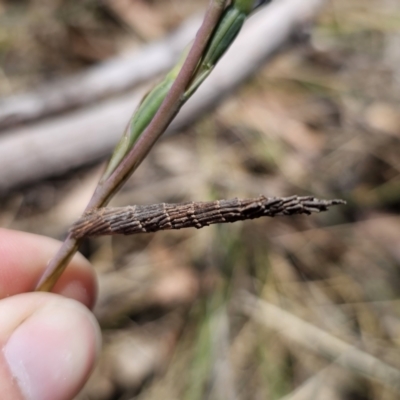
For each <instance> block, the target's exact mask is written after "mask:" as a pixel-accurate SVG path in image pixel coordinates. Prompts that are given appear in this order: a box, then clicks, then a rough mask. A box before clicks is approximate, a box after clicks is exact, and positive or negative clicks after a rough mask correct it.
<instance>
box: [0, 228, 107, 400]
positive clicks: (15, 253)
mask: <svg viewBox="0 0 400 400" xmlns="http://www.w3.org/2000/svg"><path fill="white" fill-rule="evenodd" d="M59 245H60V244H59V242H57V241H56V240H53V239H49V238H46V237H42V236H37V235H32V234H28V233H23V232H16V231H11V230H6V229H1V228H0V347H1V352H0V393H1V397H2V398H6V399H8V400H28V399H29V400H69V399H72V398H73V397H74V396H75V395H76V394H77V393H78V392H79V390H80V389H81V388H82V387H83V385H84V384H85V382H86V380H87V379H88V377H89V375H90V373H91V371H92V369H93V367H94V365H95V361H96V358H97V355H98V353H99V349H100V343H101V336H100V329H99V327H98V324H97V322H96V320H95V318H94V316H93V314H92V313H91V312H90V309H91V307H93V305H94V302H95V300H96V294H97V283H96V278H95V275H94V272H93V269H92V267H91V266H90V264H89V262H88V261H87V260H86V259H85V258H84V257H82V256H81V255H79V254H77V255H76V256H75V257H74V258H73V260H72V261H71V263H70V265H69V267H68V269H67V270H66V271H65V273H64V274H63V275H62V277H61V278H60V279H59V281H58V282H57V284H56V286H55V287H54V290H53V293H44V292H35V293H32V292H31V291H32V289H33V288H34V287H35V284H36V282H37V281H38V279H39V277H40V276H41V274H42V273H43V271H44V269H45V267H46V264H47V262H48V260H49V259H50V258H51V256H52V255H53V254H54V253H55V251H56V250H57V248H58V247H59Z"/></svg>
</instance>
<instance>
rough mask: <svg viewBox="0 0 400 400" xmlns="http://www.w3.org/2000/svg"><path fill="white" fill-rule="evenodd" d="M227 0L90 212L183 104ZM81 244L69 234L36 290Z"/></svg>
mask: <svg viewBox="0 0 400 400" xmlns="http://www.w3.org/2000/svg"><path fill="white" fill-rule="evenodd" d="M225 3H226V1H225V0H211V1H210V5H209V7H208V9H207V12H206V15H205V17H204V21H203V24H202V25H201V27H200V29H199V31H198V33H197V35H196V38H195V41H194V43H193V46H192V48H191V49H190V51H189V54H188V56H187V58H186V60H185V62H184V64H183V66H182V69H181V71H180V73H179V75H178V76H177V78H176V80H175V82H174V83H173V85H172V87H171V89H170V91H169V92H168V94H167V96H166V98H165V99H164V101H163V102H162V104H161V107H160V108H159V110H158V111H157V113H156V115H155V116H154V118H153V120H152V121H151V122H150V124H149V125H148V127H147V128H146V129H145V130H144V132H143V133H142V135H141V137H140V138H139V139H138V141H137V142H136V143H135V145H134V147H133V149H132V150H131V151H130V153H129V154H128V156H127V157H126V158H125V159H124V160H123V161H122V162H121V164H120V165H119V166H118V168H117V169H116V170H115V171H114V173H113V174H112V175H111V176H110V178H109V179H107V180H106V181H105V182H104V184H102V185H100V186H98V187H97V189H96V190H95V192H94V194H93V197H92V199H91V200H90V202H89V204H88V206H87V207H86V210H85V211H86V212H87V211H89V210H92V209H96V208H99V207H102V206H104V205H105V204H107V202H108V201H109V200H110V198H111V197H112V195H113V194H114V193H115V192H116V191H117V190H118V189H119V188H120V187H121V185H122V184H123V183H124V182H125V181H126V179H128V177H129V176H130V174H131V173H132V172H133V171H134V170H135V169H136V168H137V167H138V166H139V164H140V163H141V162H142V161H143V159H144V158H145V156H146V155H147V153H148V152H149V151H150V149H151V147H152V146H153V145H154V143H155V141H156V140H157V139H158V138H159V137H160V136H161V134H162V133H163V132H164V130H165V129H166V128H167V126H168V125H169V123H170V122H171V120H172V119H173V118H174V116H175V115H176V113H177V112H178V111H179V107H180V106H181V105H182V102H181V101H180V100H181V98H182V95H183V93H184V92H185V89H186V87H187V85H188V84H189V82H190V79H191V77H192V75H193V72H194V70H195V69H196V66H197V65H198V63H199V60H200V59H201V56H202V54H203V51H204V49H205V47H206V46H207V43H208V40H209V38H210V36H211V34H212V32H213V30H214V28H215V26H216V25H217V23H218V21H219V19H220V17H221V14H222V12H223V10H224V6H225ZM78 247H79V240H77V239H75V238H74V237H73V236H72V235H71V234H69V235H68V236H67V238H66V239H65V241H64V243H63V245H62V246H61V248H60V249H59V251H58V252H57V254H56V255H55V257H54V258H53V259H52V260H51V261H50V263H49V265H48V266H47V268H46V270H45V272H44V274H43V275H42V277H41V278H40V281H39V283H38V285H37V287H36V290H39V291H50V290H51V289H52V288H53V286H54V284H55V283H56V281H57V280H58V278H59V277H60V276H61V274H62V273H63V272H64V270H65V268H66V267H67V265H68V263H69V261H70V260H71V258H72V257H73V255H74V254H75V253H76V251H77V250H78Z"/></svg>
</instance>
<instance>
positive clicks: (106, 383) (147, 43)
mask: <svg viewBox="0 0 400 400" xmlns="http://www.w3.org/2000/svg"><path fill="white" fill-rule="evenodd" d="M298 3H299V2H298V1H296V0H276V1H275V2H273V4H272V5H271V6H267V7H265V8H264V9H263V10H261V11H260V12H259V14H260V15H261V13H264V14H265V18H267V19H268V18H269V17H268V15H269V14H268V13H269V12H274V11H273V10H275V11H276V10H277V9H278V7H282V10H287V13H288V14H287V15H288V16H287V20H290V19H291V20H293V23H291V29H290V31H288V32H286V33H284V34H282V35H283V36H282V39H281V40H280V42H279V43H277V44H275V47H274V48H273V49H272V50H271V51H269V53H266V54H264V55H263V56H262V57H261V61H262V62H261V61H259V62H258V64H257V65H249V72H248V73H247V74H246V76H244V77H243V76H238V75H237V73H236V75H235V72H232V71H231V72H230V74H231V75H232V74H233V75H232V76H233V77H231V78H230V79H231V81H232V82H233V83H231V84H230V86H229V85H228V86H229V87H228V88H224V90H221V89H220V88H219V87H216V89H217V92H218V91H219V92H223V95H219V96H215V95H214V98H213V100H212V101H211V100H209V99H208V98H205V97H204V96H203V97H202V96H201V93H200V94H199V96H198V98H199V99H200V98H202V99H203V101H204V102H205V104H203V105H202V106H201V107H200V106H198V107H197V106H196V102H194V103H193V106H192V111H191V114H190V118H189V117H187V118H186V119H185V118H184V117H182V121H183V122H181V123H180V124H178V125H176V127H175V128H174V129H173V130H171V131H170V133H169V134H168V135H166V136H165V137H164V138H162V139H161V140H160V142H159V143H158V144H157V145H156V146H155V147H154V149H153V150H152V152H151V153H150V154H149V156H148V157H147V159H146V160H145V161H144V162H143V164H142V166H141V167H140V168H139V169H138V170H137V172H136V173H135V174H134V176H133V177H132V178H131V179H130V180H129V182H128V183H127V184H126V185H125V186H124V188H123V190H122V191H121V192H120V193H119V194H118V195H117V196H116V198H115V199H114V200H113V202H112V204H114V205H127V204H151V203H157V202H180V201H189V200H197V201H200V200H203V201H205V200H214V199H218V198H231V197H236V196H238V197H253V196H257V195H259V194H264V195H266V196H288V195H293V194H298V195H314V196H316V197H320V198H343V199H345V200H347V202H348V204H347V205H346V206H340V207H335V208H333V209H331V210H329V212H327V213H323V214H320V215H312V216H310V217H306V216H298V217H294V218H293V217H290V218H289V217H281V218H275V219H270V220H269V219H266V218H265V219H262V220H255V221H246V222H243V223H235V224H229V225H223V226H222V225H220V226H211V227H207V228H204V229H202V230H199V231H197V230H195V229H188V230H182V231H170V232H159V233H156V234H145V235H137V236H133V237H113V238H110V237H102V238H98V239H90V240H85V242H84V245H83V246H82V249H81V251H82V253H83V254H84V255H85V256H86V257H88V258H89V260H90V261H91V263H92V264H93V266H94V268H95V269H96V271H97V273H98V278H99V285H100V293H99V301H98V304H97V306H96V308H95V314H96V316H97V318H98V319H99V322H100V324H101V326H102V329H103V338H104V345H103V352H102V356H101V358H100V360H99V363H98V365H97V368H96V370H95V372H94V374H93V375H92V377H91V378H90V380H89V382H88V383H87V385H86V387H85V388H84V390H83V391H82V393H81V394H80V395H79V396H78V397H77V399H79V400H84V399H93V400H111V399H115V400H116V399H118V400H120V399H121V400H122V399H124V400H125V399H140V400H149V399H160V398H162V399H171V400H172V399H188V400H196V399H238V400H239V399H243V400H245V399H246V400H247V399H249V400H250V399H252V400H253V399H254V400H256V399H257V400H258V399H285V400H288V399H291V400H292V399H296V400H298V399H324V400H339V399H340V400H341V399H343V400H348V399H349V400H350V399H351V400H353V399H357V400H370V399H384V400H391V399H399V398H400V271H399V265H400V235H399V232H400V217H399V210H400V156H399V154H400V113H399V111H400V3H399V2H398V1H396V0H330V1H322V0H321V1H316V0H303V1H302V3H303V7H304V8H307V7H308V3H310V4H311V5H310V8H309V11H308V15H307V18H304V19H303V18H302V19H301V21H295V19H296V15H295V16H293V15H291V14H290V10H291V7H295V5H296V4H298ZM207 4H208V2H207V1H206V0H196V1H195V0H191V1H186V2H182V1H179V0H102V1H101V0H81V1H79V2H77V1H70V0H51V1H50V0H9V1H5V0H2V1H0V95H1V99H0V127H1V128H2V130H1V131H0V170H1V171H3V172H1V173H0V193H1V197H0V203H1V207H0V225H1V226H2V227H6V228H10V229H19V230H24V231H29V232H34V233H38V234H43V235H48V236H51V237H54V238H57V239H60V240H62V239H63V237H64V236H65V234H66V232H67V230H68V227H69V226H70V224H71V223H72V222H73V221H74V220H75V219H76V218H78V217H79V215H80V213H81V212H82V210H83V209H84V207H85V205H86V203H87V202H88V200H89V198H90V195H91V193H92V191H93V189H94V187H95V185H96V182H97V179H98V178H99V175H100V173H101V171H102V170H103V168H104V162H105V160H106V158H107V154H108V153H109V152H110V151H111V148H112V145H113V144H114V143H115V142H116V140H117V139H118V137H119V136H120V135H121V134H122V130H123V128H124V127H125V125H126V123H127V121H128V118H129V115H130V113H131V112H132V111H133V109H134V104H133V103H134V102H133V100H131V99H136V98H137V99H139V97H140V96H139V94H140V93H143V91H144V90H146V88H147V87H148V85H151V84H152V83H154V82H156V81H157V79H159V78H160V76H162V74H163V72H164V71H165V70H167V69H168V68H169V67H170V66H172V65H173V63H174V62H175V60H176V57H177V55H178V54H179V51H180V49H181V47H183V46H184V45H185V44H187V43H188V42H189V41H190V38H191V37H193V35H194V32H195V29H196V27H197V26H198V25H197V24H198V21H199V20H198V17H199V15H201V13H202V12H204V10H205V7H206V6H207ZM274 7H275V8H274ZM268 8H271V11H269V10H268ZM264 14H263V15H264ZM295 14H296V13H295ZM279 15H280V16H281V17H282V16H283V17H284V16H285V15H286V14H285V13H284V12H282V13H281V14H279ZM253 18H254V19H256V18H257V15H256V16H254V17H252V18H250V19H249V21H248V26H249V29H250V28H251V25H252V23H253V22H252V21H253ZM285 18H286V17H285ZM285 18H283V19H285ZM274 21H275V22H276V23H277V26H279V24H281V23H282V24H284V23H285V21H280V20H279V19H278V20H277V19H276V18H275V19H274ZM286 22H287V21H286ZM188 30H189V31H188ZM185 32H186V33H185ZM178 34H179V35H181V34H182V35H183V39H179V40H180V41H181V42H182V44H180V43H181V42H179V44H176V46H175V48H174V50H173V51H172V52H171V54H172V55H171V56H170V57H169V58H168V57H167V58H166V59H164V58H162V57H164V54H167V53H168V51H170V50H168V49H171V46H172V44H171V43H172V42H173V43H175V40H176V38H177V37H178V36H179V35H178ZM185 35H186V36H185ZM272 39H273V37H272V36H271V37H269V36H261V37H257V36H255V37H254V38H253V40H252V41H251V42H249V43H248V47H251V46H252V45H257V46H258V47H257V48H258V49H263V48H266V47H268V46H269V42H270V40H272ZM168 46H169V47H168ZM166 49H167V50H166ZM151 51H153V53H154V54H155V55H154V57H155V58H151V57H150V58H149V57H148V54H150V53H151ZM232 51H234V50H233V49H232ZM259 51H262V50H259ZM153 53H151V54H153ZM233 54H234V53H233ZM146 57H148V59H146ZM152 57H153V56H152ZM157 57H161V58H157ZM235 57H236V60H237V61H238V62H239V60H240V61H241V62H242V63H243V62H244V63H246V55H245V54H244V53H240V52H239V53H237V54H236V56H235ZM143 59H146V62H145V63H143V65H142V66H141V67H140V68H142V70H143V71H145V73H143V74H142V75H140V76H139V77H136V78H134V79H133V78H131V77H129V76H127V77H125V75H124V73H125V72H123V71H125V70H124V69H123V68H122V69H120V70H118V68H120V66H121V65H124V63H125V62H127V61H129V60H134V63H137V64H132V65H134V66H135V65H138V67H137V68H138V69H137V70H139V69H140V68H139V66H140V65H141V64H140V60H143ZM160 60H161V61H160ZM232 60H234V58H231V59H230V63H228V64H229V65H231V64H235V63H234V62H233V61H232ZM249 63H251V62H250V61H249ZM139 64H140V65H139ZM132 65H131V66H130V67H127V68H126V70H127V71H129V73H131V72H132V70H135V71H136V69H135V68H136V67H135V68H134V67H132ZM229 65H227V66H226V68H228V67H229ZM96 68H97V69H96ZM110 68H111V70H112V68H116V69H114V70H112V71H114V72H113V74H114V75H113V74H111V75H107V74H106V72H107V71H110ZM153 70H154V71H153ZM115 71H117V72H115ZM118 71H119V72H118ZM219 71H220V72H218V73H219V74H220V75H218V76H220V77H221V78H220V79H219V82H220V84H221V85H224V84H225V83H226V82H225V81H224V77H225V76H227V75H228V73H227V72H225V71H227V69H225V67H224V66H223V65H221V69H220V70H219ZM215 73H217V71H216V72H215ZM90 74H92V75H90ZM95 74H97V75H95ZM146 74H147V75H146ZM128 75H129V74H128ZM94 76H96V77H97V80H96V79H94V78H93V77H94ZM121 77H123V79H121V82H119V83H118V85H115V83H116V82H117V81H118V79H119V78H121ZM135 79H136V80H135ZM80 82H81V83H80ZM82 82H85V83H82ZM215 85H216V84H215V81H214V86H215ZM103 86H104V88H103V89H101V90H100V89H99V88H102V87H103ZM210 88H211V89H212V85H211V86H210ZM211 89H210V90H211ZM233 89H234V90H233ZM69 91H70V92H69ZM74 91H75V92H74ZM214 92H215V91H214ZM220 94H221V93H220ZM92 95H93V96H92ZM217 97H218V98H217ZM204 99H205V100H204ZM130 101H131V102H132V104H131V103H130ZM135 101H137V100H135ZM196 107H197V108H196ZM122 109H124V110H125V109H126V110H125V111H123V112H124V113H125V114H124V115H123V116H122V115H121V114H120V113H121V112H122V111H121V110H122ZM210 109H212V110H210ZM205 110H208V111H205ZM102 118H103V119H102ZM63 131H66V134H65V137H64V136H62V132H63ZM90 134H93V135H94V136H90ZM108 134H110V135H113V136H111V139H107V138H109V137H110V136H109V135H108ZM46 135H47V136H46ZM58 135H60V136H58ZM74 135H75V136H74ZM102 143H103V144H102ZM100 144H102V147H101V148H99V149H98V150H96V152H94V153H91V151H92V150H93V149H94V148H95V147H96V146H99V145H100ZM27 148H28V151H29V153H24V152H26V151H27ZM61 151H62V154H61ZM93 151H94V150H93ZM52 155H53V157H55V158H56V160H55V161H54V159H53V160H52V159H51V157H52ZM60 157H61V158H60ZM57 159H59V160H57ZM54 163H55V164H54Z"/></svg>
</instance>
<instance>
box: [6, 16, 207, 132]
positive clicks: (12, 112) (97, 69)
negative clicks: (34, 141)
mask: <svg viewBox="0 0 400 400" xmlns="http://www.w3.org/2000/svg"><path fill="white" fill-rule="evenodd" d="M200 23H201V18H199V17H192V18H190V19H188V20H187V21H185V22H184V23H183V24H182V25H181V27H180V28H179V29H177V31H176V32H174V33H173V34H172V35H170V36H168V37H167V38H165V39H163V40H160V41H157V42H155V43H152V44H149V45H147V46H145V47H143V48H142V49H140V50H137V49H135V50H134V51H132V52H129V53H125V54H121V55H120V56H118V57H114V58H112V59H110V60H108V61H105V62H103V63H101V64H99V65H96V66H94V67H92V68H88V69H87V70H86V71H84V72H82V73H80V74H77V75H75V76H73V77H70V78H65V79H63V80H61V81H57V82H55V83H51V84H45V85H43V86H41V87H40V88H38V89H36V90H34V91H31V92H28V93H22V94H17V95H13V96H10V97H6V98H4V99H2V100H0V129H4V128H7V127H12V126H13V125H17V124H20V123H26V122H31V121H34V120H37V119H40V118H44V117H47V116H49V115H53V114H56V113H61V112H63V111H67V110H71V109H74V108H78V107H82V106H85V105H88V104H91V103H94V102H95V101H98V100H100V99H104V98H105V97H107V96H110V95H113V94H118V93H121V92H123V91H126V90H127V89H129V88H132V87H134V86H136V85H138V84H140V83H142V82H145V81H147V80H149V79H153V78H154V77H156V76H157V75H159V74H161V73H163V72H165V71H166V70H168V69H170V68H171V67H172V66H173V65H174V64H175V63H176V62H177V60H178V57H179V55H180V54H181V52H182V50H183V48H184V47H185V46H186V45H187V44H188V43H189V42H190V40H192V38H193V36H194V35H195V33H196V31H197V29H198V27H199V26H200Z"/></svg>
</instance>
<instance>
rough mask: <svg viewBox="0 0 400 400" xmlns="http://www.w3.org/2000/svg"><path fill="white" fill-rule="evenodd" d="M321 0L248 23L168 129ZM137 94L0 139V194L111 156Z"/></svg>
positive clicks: (274, 9) (211, 99)
mask: <svg viewBox="0 0 400 400" xmlns="http://www.w3.org/2000/svg"><path fill="white" fill-rule="evenodd" d="M325 2H326V0H282V1H279V2H276V4H271V5H270V6H268V7H266V8H265V9H262V10H261V11H259V12H258V13H257V14H256V15H254V16H253V17H252V18H251V21H250V23H249V24H247V25H246V26H245V28H244V29H243V32H242V33H241V35H239V37H238V38H237V40H236V41H235V43H234V44H233V45H232V48H231V49H230V50H229V52H228V53H227V54H226V56H225V57H224V58H223V59H222V60H221V62H220V64H219V65H218V66H217V67H216V68H215V70H214V71H213V73H212V74H211V75H210V77H209V78H208V79H207V81H206V82H205V83H204V84H203V85H202V86H201V87H200V89H199V90H198V92H197V93H196V94H195V95H194V96H193V98H192V99H191V100H190V101H189V102H188V103H187V104H186V105H185V106H184V107H183V109H182V110H181V112H180V113H179V115H178V116H177V118H176V120H175V121H174V122H173V123H172V125H171V129H170V130H169V131H170V132H171V130H172V131H173V130H177V129H181V128H182V127H183V126H187V125H189V124H190V123H192V122H193V121H194V120H195V119H196V118H198V117H199V116H200V115H201V113H203V112H205V111H206V110H208V109H210V108H211V107H213V106H215V104H216V103H218V102H219V101H221V100H222V99H223V98H224V97H225V96H226V95H227V94H228V93H230V92H231V91H232V90H233V89H234V88H236V87H237V86H238V85H240V84H241V83H242V82H243V81H245V80H246V79H247V78H248V77H249V76H251V75H252V74H253V73H254V72H255V71H256V70H257V69H258V68H260V67H261V66H262V65H264V63H265V61H266V60H267V59H268V58H269V57H271V56H272V55H273V54H275V53H276V52H277V51H278V50H279V49H281V48H282V47H283V46H284V45H285V44H286V43H288V40H289V39H290V37H291V36H292V34H293V33H294V32H298V31H299V29H300V30H301V29H304V27H305V26H307V25H308V24H309V22H310V21H311V20H312V19H313V18H315V16H316V15H317V14H318V11H319V9H320V7H321V6H322V5H323V4H325ZM141 94H143V90H141V91H140V94H139V93H138V92H135V93H134V94H132V93H130V94H128V95H125V96H124V97H121V98H119V99H114V100H109V101H106V102H103V103H102V104H100V105H97V106H93V107H91V108H90V109H85V110H79V111H76V112H73V113H70V114H69V115H65V116H62V117H58V118H55V119H53V120H51V121H46V122H43V123H38V124H36V125H32V126H29V127H25V128H21V129H18V130H12V131H11V130H10V131H7V132H4V135H3V136H2V137H0V193H1V192H3V193H4V192H7V191H9V190H10V189H12V188H14V187H16V186H21V185H23V184H27V183H31V182H33V181H36V180H40V179H44V178H48V177H50V176H56V175H60V174H63V173H65V172H67V171H69V170H71V169H72V168H77V167H79V166H82V165H88V164H91V163H93V162H96V161H98V160H100V159H102V158H103V157H105V156H106V155H107V154H109V153H110V152H111V151H112V148H113V147H114V145H115V143H116V142H117V141H118V140H119V139H120V136H121V132H122V131H123V130H124V128H125V125H126V121H128V120H129V117H130V115H131V113H132V110H133V109H134V108H135V106H136V105H137V104H138V102H139V100H140V98H141Z"/></svg>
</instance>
